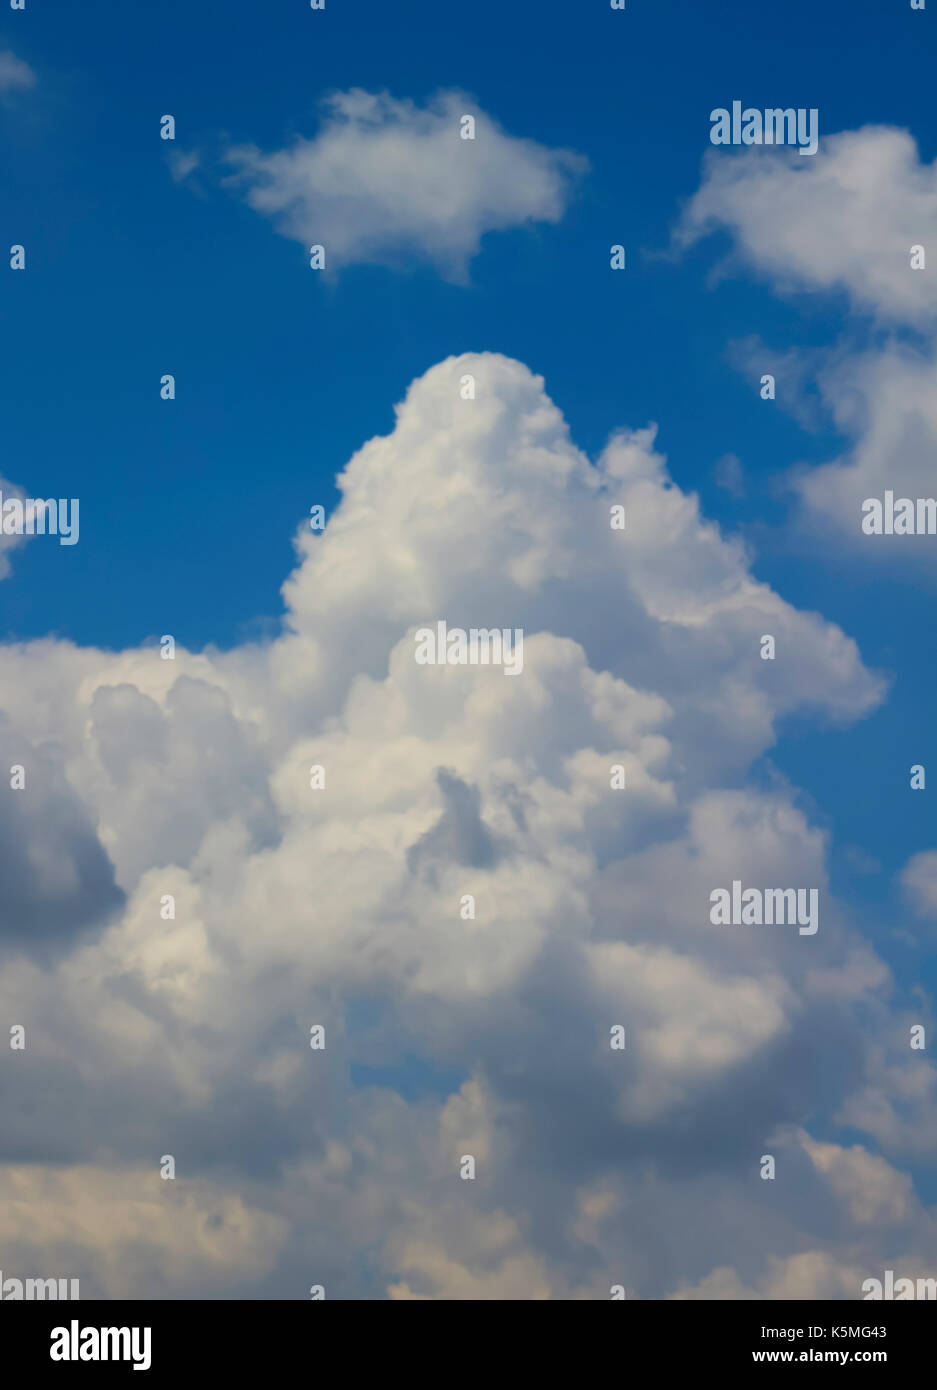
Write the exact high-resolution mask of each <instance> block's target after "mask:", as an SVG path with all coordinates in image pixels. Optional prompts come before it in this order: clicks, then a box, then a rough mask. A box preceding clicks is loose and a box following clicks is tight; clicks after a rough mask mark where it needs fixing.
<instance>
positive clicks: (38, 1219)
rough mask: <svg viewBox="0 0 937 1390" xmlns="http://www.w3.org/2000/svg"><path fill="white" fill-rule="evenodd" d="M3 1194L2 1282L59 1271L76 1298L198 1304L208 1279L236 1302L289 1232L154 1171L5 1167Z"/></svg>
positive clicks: (197, 1184)
mask: <svg viewBox="0 0 937 1390" xmlns="http://www.w3.org/2000/svg"><path fill="white" fill-rule="evenodd" d="M0 1194H2V1201H0V1250H2V1251H3V1259H4V1268H5V1273H6V1274H7V1276H13V1277H18V1278H19V1277H23V1275H26V1276H27V1277H29V1276H32V1275H34V1274H39V1273H41V1274H42V1275H43V1277H51V1276H50V1275H47V1271H49V1270H56V1271H60V1272H61V1273H60V1274H57V1275H56V1277H64V1278H78V1280H79V1287H80V1292H81V1297H82V1298H135V1299H139V1298H162V1297H170V1298H180V1297H182V1298H199V1297H200V1296H201V1293H200V1291H201V1289H202V1288H203V1287H204V1286H205V1284H206V1282H210V1283H212V1284H213V1285H214V1286H215V1287H218V1288H221V1287H226V1288H227V1290H228V1293H229V1296H231V1297H237V1296H238V1287H239V1285H240V1286H243V1285H244V1284H245V1283H248V1282H251V1281H253V1280H256V1278H257V1276H258V1274H262V1273H263V1272H264V1271H265V1270H266V1269H268V1268H269V1267H270V1266H271V1264H272V1262H273V1260H274V1258H275V1256H276V1253H277V1251H278V1249H279V1248H280V1247H281V1246H282V1245H283V1243H284V1241H285V1237H286V1233H287V1229H288V1228H287V1224H286V1222H285V1221H284V1220H283V1219H282V1218H281V1217H279V1216H276V1215H274V1214H272V1213H270V1212H266V1211H262V1210H259V1209H256V1208H252V1207H250V1206H249V1205H248V1204H247V1203H246V1202H245V1201H244V1200H243V1198H242V1197H241V1196H240V1195H238V1194H234V1193H230V1192H226V1191H224V1189H223V1188H221V1187H220V1186H218V1185H216V1184H213V1183H211V1182H206V1181H203V1180H196V1181H194V1182H188V1183H185V1184H182V1183H171V1182H164V1181H162V1180H161V1179H160V1177H159V1174H158V1173H157V1172H156V1171H155V1170H154V1169H153V1168H152V1167H150V1168H148V1169H147V1170H142V1169H138V1170H134V1169H131V1168H120V1169H114V1170H108V1169H105V1168H101V1167H87V1168H82V1167H62V1168H49V1167H47V1166H42V1165H39V1166H30V1167H25V1166H24V1167H14V1166H11V1165H7V1164H5V1165H3V1166H0ZM18 1271H22V1272H23V1273H22V1275H21V1274H19V1273H18ZM66 1271H68V1273H66Z"/></svg>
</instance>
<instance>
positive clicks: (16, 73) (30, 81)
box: [0, 49, 36, 96]
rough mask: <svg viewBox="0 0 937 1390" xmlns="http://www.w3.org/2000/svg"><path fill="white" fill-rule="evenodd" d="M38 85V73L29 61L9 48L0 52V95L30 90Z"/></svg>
mask: <svg viewBox="0 0 937 1390" xmlns="http://www.w3.org/2000/svg"><path fill="white" fill-rule="evenodd" d="M35 85H36V74H35V73H34V72H33V70H32V68H31V67H30V66H29V64H28V63H24V62H23V60H22V58H17V56H16V54H15V53H11V52H10V50H9V49H4V50H3V51H2V52H0V96H5V95H6V94H7V93H8V92H28V91H29V89H30V87H35Z"/></svg>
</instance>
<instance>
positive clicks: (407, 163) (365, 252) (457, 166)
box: [228, 88, 586, 280]
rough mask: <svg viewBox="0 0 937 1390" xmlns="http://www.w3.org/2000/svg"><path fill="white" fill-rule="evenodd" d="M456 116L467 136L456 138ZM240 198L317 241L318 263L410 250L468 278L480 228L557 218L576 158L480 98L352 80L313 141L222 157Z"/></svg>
mask: <svg viewBox="0 0 937 1390" xmlns="http://www.w3.org/2000/svg"><path fill="white" fill-rule="evenodd" d="M463 115H470V116H473V117H474V120H475V138H474V139H473V140H470V139H462V138H461V135H460V121H461V118H462V116H463ZM228 159H229V161H230V162H231V163H232V164H233V165H234V166H235V168H236V169H237V174H236V175H235V178H234V182H235V184H236V185H237V186H238V187H241V188H243V190H244V196H245V197H246V199H247V201H248V203H249V204H250V206H251V207H252V208H254V209H255V210H256V211H257V212H260V213H262V214H264V215H265V216H267V217H270V218H272V220H273V222H274V224H275V226H276V228H277V230H278V231H279V232H281V233H282V234H283V235H284V236H287V237H291V238H294V239H295V240H297V241H300V242H302V243H303V244H304V245H305V246H306V247H307V248H308V247H309V246H311V245H323V246H324V247H325V249H326V268H327V269H329V268H335V267H341V266H346V265H351V264H354V263H359V262H371V263H375V262H376V263H381V264H387V263H391V264H393V263H397V262H399V261H400V260H401V259H403V258H405V257H407V256H410V255H413V256H416V257H419V258H421V259H423V260H426V261H429V262H431V263H432V264H433V265H435V266H436V267H437V269H438V270H439V271H440V272H441V273H442V274H443V275H445V276H447V277H449V278H451V279H454V280H464V279H465V278H466V273H467V267H468V264H469V262H470V261H471V259H472V257H473V256H475V255H476V253H477V252H478V250H479V246H480V243H481V238H482V236H483V235H484V234H485V233H486V232H493V231H503V230H505V229H507V228H511V227H520V226H524V225H526V224H528V223H534V222H558V221H559V220H560V218H561V217H562V215H563V212H564V210H565V208H566V205H567V203H568V201H569V198H570V196H571V192H572V188H573V185H574V182H575V180H576V178H577V177H578V175H580V174H581V173H582V172H583V171H584V170H585V168H586V161H585V160H584V159H583V157H582V156H581V155H577V154H574V153H572V152H571V151H569V150H559V149H549V148H547V147H546V146H544V145H540V144H538V143H537V142H536V141H534V140H529V139H521V138H518V137H516V136H513V135H509V134H507V133H506V132H505V131H503V130H502V129H501V128H500V126H499V125H498V124H497V122H496V121H494V120H493V119H492V118H491V117H490V116H488V115H486V114H485V112H483V111H481V110H480V109H479V107H478V105H477V103H476V102H475V101H474V100H473V99H472V98H471V97H468V96H466V95H464V94H462V93H459V92H451V91H446V92H439V93H437V95H436V96H435V97H434V98H433V99H432V101H430V102H429V104H428V105H427V106H425V107H422V108H421V107H418V106H416V105H415V104H414V103H413V102H412V101H398V100H396V99H395V98H393V97H392V96H390V95H389V94H388V93H386V92H383V93H371V92H365V91H362V90H361V89H360V88H354V89H352V90H351V91H348V92H338V93H336V94H335V95H333V96H332V97H330V98H328V99H327V101H326V102H325V103H324V117H323V121H322V126H321V129H320V130H319V133H318V134H317V135H316V137H315V138H314V139H298V140H296V141H295V142H294V144H293V145H292V146H290V147H289V148H286V149H282V150H275V151H273V152H271V153H264V152H262V151H261V150H259V149H257V148H256V147H255V146H239V147H237V148H235V149H232V150H231V151H230V152H229V155H228Z"/></svg>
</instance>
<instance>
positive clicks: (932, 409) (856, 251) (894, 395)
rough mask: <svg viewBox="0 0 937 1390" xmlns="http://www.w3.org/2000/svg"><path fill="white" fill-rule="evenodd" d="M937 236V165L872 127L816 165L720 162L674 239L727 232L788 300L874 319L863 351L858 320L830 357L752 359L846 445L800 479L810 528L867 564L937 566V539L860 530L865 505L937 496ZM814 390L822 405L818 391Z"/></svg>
mask: <svg viewBox="0 0 937 1390" xmlns="http://www.w3.org/2000/svg"><path fill="white" fill-rule="evenodd" d="M935 226H937V161H934V162H933V163H931V164H929V165H928V164H925V163H923V162H922V161H921V159H920V157H919V154H918V150H917V146H916V145H915V142H914V140H913V138H912V137H911V136H910V135H909V134H908V132H907V131H903V130H896V129H892V128H887V127H881V126H866V127H864V128H863V129H861V130H857V131H848V132H845V133H843V134H839V135H832V136H827V137H825V138H824V139H822V140H821V142H820V152H819V153H818V154H817V156H816V157H815V158H812V159H809V160H804V159H798V158H796V155H795V156H794V157H793V158H791V156H790V154H789V153H788V152H785V151H780V150H777V149H773V148H772V149H767V148H763V149H759V150H752V151H746V152H745V153H744V154H742V155H741V156H737V157H728V158H726V157H724V156H722V157H720V156H719V155H716V154H712V155H710V156H709V157H708V159H707V162H706V166H705V177H704V179H703V183H702V186H701V187H700V189H699V191H698V192H697V193H696V194H695V196H694V197H693V198H692V199H691V200H690V202H689V204H688V205H687V208H686V209H685V212H684V216H683V219H682V222H681V225H680V228H679V230H678V233H677V239H678V240H679V241H681V242H683V243H684V244H687V243H689V242H692V241H694V240H696V239H697V238H699V237H701V236H703V235H705V234H706V233H707V232H709V231H712V230H715V229H718V228H724V229H725V230H727V231H728V232H729V233H730V235H731V236H732V238H733V244H734V249H735V253H736V260H737V261H739V262H741V263H742V264H743V265H745V266H747V267H752V268H754V269H755V270H757V271H758V272H760V273H761V274H763V275H764V276H766V277H767V278H769V279H770V280H771V281H772V282H773V284H774V285H775V287H776V288H777V289H778V290H780V291H782V292H801V293H813V294H817V293H828V292H832V291H835V292H838V293H840V294H842V295H843V296H845V299H846V303H847V305H848V308H849V309H850V310H851V311H852V312H853V313H854V314H857V315H860V316H863V317H864V316H871V318H872V320H873V322H874V326H875V329H876V337H875V338H874V344H875V345H874V346H873V347H872V348H869V347H866V346H863V347H861V348H859V347H857V345H856V343H857V338H856V337H855V335H853V333H852V328H851V327H850V326H849V324H848V321H847V328H846V332H845V335H844V336H843V338H842V340H841V341H840V342H839V343H837V344H836V345H835V346H833V347H832V348H830V349H829V350H828V351H825V352H824V351H822V350H818V349H815V348H812V349H798V348H795V349H792V350H790V351H788V352H786V353H782V354H772V353H770V352H769V351H768V350H766V349H764V348H761V347H760V346H759V347H758V350H757V352H756V351H753V350H752V345H751V343H749V345H748V346H747V348H746V349H745V355H746V356H747V357H748V358H749V359H750V361H752V362H757V363H758V371H759V372H760V371H770V372H772V373H773V374H775V375H776V378H777V391H778V401H779V403H783V404H784V405H785V406H786V407H787V408H789V409H791V410H793V411H794V413H795V414H797V415H799V416H800V417H801V418H806V419H807V420H808V422H809V420H810V419H816V417H817V415H818V410H817V406H818V404H819V405H820V406H822V409H823V411H825V413H826V417H827V418H828V419H829V420H831V422H832V424H833V425H834V426H835V427H836V429H837V430H838V431H839V432H840V433H842V434H843V435H845V436H846V437H847V439H848V440H849V447H848V449H847V451H846V452H845V453H844V454H843V455H842V456H841V457H839V458H836V459H834V460H832V461H831V462H829V463H827V464H824V465H821V466H819V467H809V468H808V467H797V468H795V469H793V470H792V471H791V474H790V477H789V481H790V483H791V486H792V487H793V489H794V491H795V493H796V494H797V496H798V497H799V499H800V501H801V503H802V504H803V512H802V518H801V519H802V520H803V521H804V523H805V524H806V526H807V527H808V529H810V530H812V531H814V532H816V533H817V534H818V535H828V534H829V532H830V531H831V530H832V531H833V532H834V533H835V534H836V535H837V536H838V538H839V539H840V540H841V541H844V542H846V543H847V544H849V545H850V546H852V547H853V548H854V553H855V555H856V556H857V557H858V556H859V555H860V554H861V556H862V558H863V560H866V561H868V560H873V561H875V560H880V559H882V558H883V557H887V558H889V559H890V560H895V559H899V560H905V561H907V560H911V561H913V562H915V563H920V562H924V563H926V564H930V565H931V566H932V565H933V557H934V553H935V552H934V538H933V536H927V535H925V536H922V537H917V536H897V537H894V536H885V535H883V536H867V535H865V534H864V533H863V532H862V530H861V522H862V518H863V511H862V504H863V502H864V501H865V500H866V499H867V498H878V499H879V500H881V499H882V497H883V495H884V492H885V490H886V489H890V490H891V491H893V492H894V494H895V496H896V497H909V498H912V499H913V498H917V497H932V496H933V495H934V487H933V460H934V455H935V451H937V276H935V274H934V266H933V261H934V256H935V248H934V245H933V236H932V231H933V228H934V227H935ZM921 246H923V247H924V250H925V252H926V255H927V256H929V257H930V264H929V265H928V266H927V268H925V269H913V268H912V264H911V260H912V258H911V251H912V248H914V247H921ZM909 334H910V336H911V338H912V339H913V341H908V336H909ZM737 355H740V354H739V353H738V349H737ZM811 382H812V383H814V384H815V386H816V388H817V390H818V396H811V395H808V394H807V392H806V387H807V385H808V383H811Z"/></svg>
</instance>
